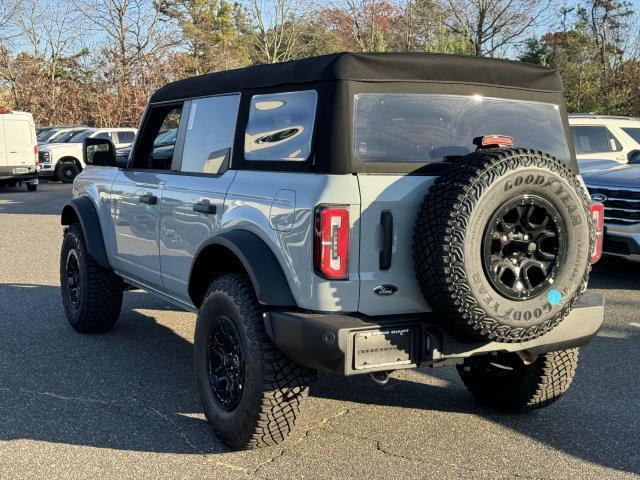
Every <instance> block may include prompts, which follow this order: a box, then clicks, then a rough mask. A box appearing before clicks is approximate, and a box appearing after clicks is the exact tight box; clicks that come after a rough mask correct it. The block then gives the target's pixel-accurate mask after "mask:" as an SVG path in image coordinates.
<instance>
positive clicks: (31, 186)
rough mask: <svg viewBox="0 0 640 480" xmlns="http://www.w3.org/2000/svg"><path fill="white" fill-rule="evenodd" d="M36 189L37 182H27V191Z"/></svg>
mask: <svg viewBox="0 0 640 480" xmlns="http://www.w3.org/2000/svg"><path fill="white" fill-rule="evenodd" d="M36 190H38V184H37V183H27V191H28V192H35V191H36Z"/></svg>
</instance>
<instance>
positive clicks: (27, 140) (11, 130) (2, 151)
mask: <svg viewBox="0 0 640 480" xmlns="http://www.w3.org/2000/svg"><path fill="white" fill-rule="evenodd" d="M37 164H38V144H37V142H36V128H35V124H34V123H33V117H32V116H31V114H30V113H26V112H13V111H10V110H0V186H6V185H8V186H12V187H13V186H15V185H17V184H18V183H24V184H26V185H27V189H28V190H29V191H30V192H35V191H36V189H37V188H38V165H37Z"/></svg>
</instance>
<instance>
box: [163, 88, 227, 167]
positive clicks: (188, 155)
mask: <svg viewBox="0 0 640 480" xmlns="http://www.w3.org/2000/svg"><path fill="white" fill-rule="evenodd" d="M239 105H240V95H222V96H217V97H209V98H199V99H197V100H192V101H191V109H190V111H189V119H188V123H187V134H186V137H185V140H184V148H183V150H182V166H181V168H180V170H181V171H183V172H192V173H210V174H217V173H220V172H221V171H222V170H224V169H225V168H226V166H228V165H229V160H230V159H231V149H232V147H233V139H234V137H235V132H236V119H237V117H238V107H239ZM174 141H175V140H174Z"/></svg>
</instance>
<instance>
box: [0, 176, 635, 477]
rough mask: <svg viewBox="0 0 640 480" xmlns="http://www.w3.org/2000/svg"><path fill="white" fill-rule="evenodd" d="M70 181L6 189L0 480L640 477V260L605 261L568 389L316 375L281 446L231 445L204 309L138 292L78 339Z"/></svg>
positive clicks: (417, 376)
mask: <svg viewBox="0 0 640 480" xmlns="http://www.w3.org/2000/svg"><path fill="white" fill-rule="evenodd" d="M70 194H71V187H70V186H68V185H61V184H58V183H42V184H41V185H40V188H39V190H38V192H36V193H28V192H27V191H26V188H15V189H0V328H1V334H0V478H3V479H4V478H7V479H8V478H16V479H18V478H20V479H23V478H49V479H52V478H113V479H124V478H132V479H134V478H135V479H143V478H162V479H170V478H180V479H187V478H211V479H227V478H233V479H245V478H269V479H278V480H284V479H297V478H367V479H374V478H381V479H385V480H390V479H396V478H412V479H414V478H443V479H448V478H461V479H475V478H487V479H496V478H504V479H507V478H526V479H538V478H548V479H559V478H580V479H584V478H593V479H602V478H636V477H638V476H639V475H640V381H639V380H640V379H639V373H638V372H639V365H640V314H639V312H640V281H639V280H638V278H639V276H638V267H637V266H635V265H630V264H623V263H615V262H603V263H602V264H600V265H598V268H597V269H596V271H595V273H594V274H593V275H592V281H591V286H592V288H594V289H596V290H598V291H600V292H602V293H604V294H605V296H606V301H607V319H606V325H605V327H604V328H603V329H602V331H601V332H600V333H599V335H598V337H597V338H596V339H595V340H594V341H593V342H592V343H591V344H590V345H588V346H587V347H585V348H583V349H582V351H581V358H580V367H579V370H578V373H577V377H576V380H575V382H574V385H573V387H572V389H571V390H570V391H569V393H568V394H567V395H566V396H565V397H564V398H563V399H562V400H561V401H559V402H558V403H556V404H554V405H553V406H551V407H549V408H547V409H544V410H540V411H537V412H533V413H530V414H525V415H507V414H497V413H494V412H492V411H489V410H486V409H484V408H482V407H480V406H479V405H478V404H477V403H475V402H474V400H473V399H472V398H471V396H470V395H469V394H468V393H467V392H466V390H465V389H464V387H463V386H462V384H461V382H460V381H459V380H458V378H457V374H456V372H455V369H453V368H441V369H435V370H430V369H425V370H418V371H411V372H404V373H402V374H396V375H395V376H394V379H393V380H392V381H391V382H390V383H389V384H388V385H387V386H385V387H379V386H376V385H374V384H373V383H372V382H371V381H370V380H368V378H365V377H359V378H353V379H348V380H344V379H341V378H338V377H332V376H329V375H321V376H320V378H319V381H318V382H317V384H315V385H314V387H313V388H312V392H311V398H310V399H309V401H308V402H307V408H306V413H305V415H304V416H303V417H302V420H301V422H300V424H299V428H298V429H297V431H296V432H295V434H294V435H293V436H292V438H291V439H290V440H288V441H287V442H286V443H284V444H283V445H282V446H281V447H276V448H271V449H263V450H259V451H251V452H229V451H228V450H227V449H226V448H225V447H224V446H223V445H222V444H221V442H220V441H218V440H217V439H216V437H215V435H214V434H213V433H212V432H211V430H210V429H209V427H208V424H207V423H206V421H205V420H204V417H203V416H202V414H201V410H200V404H199V401H198V398H197V393H196V391H195V388H194V381H193V374H192V370H191V353H192V336H193V328H194V323H195V322H194V318H195V317H194V315H192V314H189V313H186V312H182V311H178V310H176V309H175V308H174V307H172V306H170V305H168V304H166V303H164V302H161V301H158V300H156V299H155V298H154V297H152V296H151V295H148V294H146V293H140V292H130V293H127V294H126V295H125V306H124V309H123V313H122V315H121V318H120V321H119V323H118V325H117V326H116V328H115V329H114V330H113V331H112V332H111V333H109V334H106V335H99V336H83V335H80V334H78V333H76V332H74V331H73V330H72V329H71V328H70V327H69V326H68V324H67V322H66V319H65V317H64V313H63V310H62V306H61V303H60V298H59V289H58V284H59V280H58V253H59V247H60V243H61V238H62V227H61V226H60V225H59V217H58V214H59V212H60V210H61V207H62V205H63V204H64V202H65V201H66V199H67V198H69V196H70Z"/></svg>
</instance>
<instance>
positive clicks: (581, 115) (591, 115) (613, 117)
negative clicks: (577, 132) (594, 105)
mask: <svg viewBox="0 0 640 480" xmlns="http://www.w3.org/2000/svg"><path fill="white" fill-rule="evenodd" d="M569 118H594V119H597V118H609V119H611V120H632V121H634V120H635V121H637V120H640V118H639V117H625V116H623V115H599V114H597V113H570V114H569Z"/></svg>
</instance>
